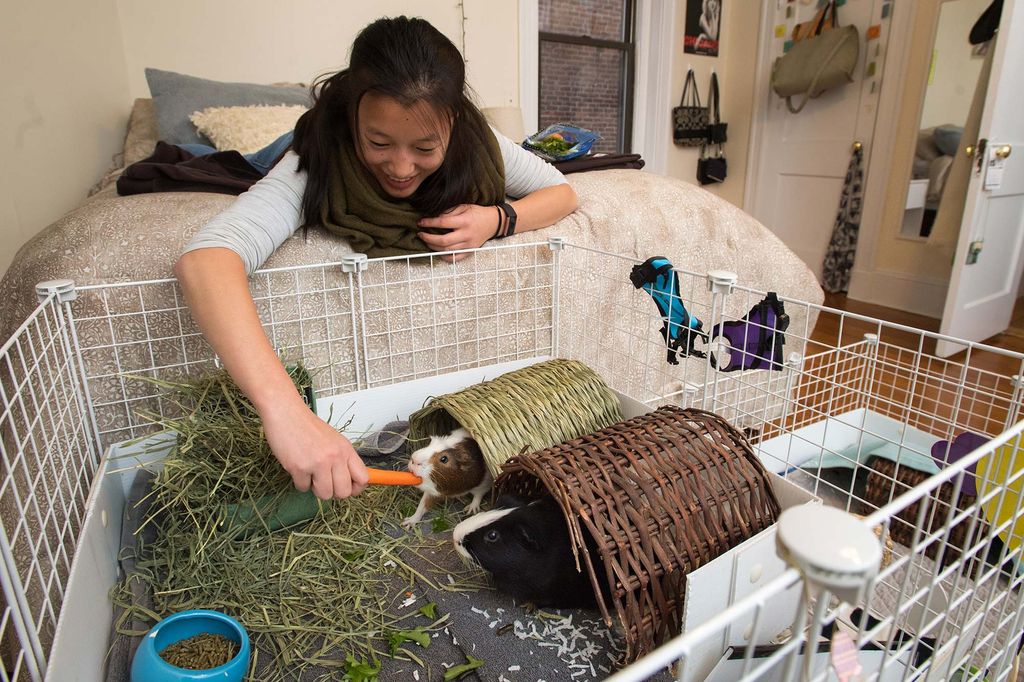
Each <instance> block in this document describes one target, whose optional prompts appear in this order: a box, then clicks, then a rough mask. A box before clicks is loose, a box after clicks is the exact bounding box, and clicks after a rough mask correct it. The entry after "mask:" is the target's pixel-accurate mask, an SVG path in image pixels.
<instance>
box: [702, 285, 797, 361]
mask: <svg viewBox="0 0 1024 682" xmlns="http://www.w3.org/2000/svg"><path fill="white" fill-rule="evenodd" d="M788 327H789V315H787V314H786V308H785V306H783V305H782V301H780V300H779V297H778V296H777V295H776V293H775V292H774V291H769V292H768V295H767V296H765V297H764V300H762V301H761V302H760V303H758V304H757V305H755V306H754V307H753V308H751V309H750V312H748V313H747V314H746V315H744V316H743V318H742V319H739V320H731V321H729V322H722V323H721V324H716V325H715V326H714V327H713V328H712V330H711V341H710V342H709V344H708V346H709V348H714V347H715V345H716V344H715V343H714V340H715V338H716V337H725V339H726V340H727V341H728V342H729V345H730V346H731V347H732V351H731V352H730V353H729V362H728V364H727V365H726V366H725V367H721V366H719V362H718V358H716V357H715V354H714V353H710V358H709V359H710V361H711V366H712V367H714V368H715V369H717V370H719V371H721V372H735V371H737V370H742V369H773V370H776V371H781V370H782V346H783V344H785V342H786V335H785V334H784V333H783V332H785V331H786V329H787V328H788Z"/></svg>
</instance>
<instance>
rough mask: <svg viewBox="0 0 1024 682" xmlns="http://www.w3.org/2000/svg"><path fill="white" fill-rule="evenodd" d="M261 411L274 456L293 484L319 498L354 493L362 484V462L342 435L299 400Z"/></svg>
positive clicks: (364, 486) (364, 469)
mask: <svg viewBox="0 0 1024 682" xmlns="http://www.w3.org/2000/svg"><path fill="white" fill-rule="evenodd" d="M266 412H267V413H266V414H261V415H260V416H261V417H262V418H263V428H264V430H265V431H266V434H267V442H268V443H269V444H270V449H271V450H272V451H273V453H274V456H275V457H277V459H278V461H279V462H281V466H282V467H284V469H285V471H287V472H288V473H289V474H291V476H292V482H293V483H294V484H295V487H296V488H297V489H298V490H300V491H302V492H305V491H307V490H309V489H310V488H312V489H313V494H314V495H316V496H317V497H319V498H320V499H321V500H329V499H331V498H345V497H349V496H350V495H358V494H359V493H361V492H362V491H363V489H364V488H366V483H367V481H368V480H369V476H368V474H367V473H366V466H365V465H364V464H363V461H362V460H361V459H360V458H359V455H358V454H357V453H356V451H355V448H353V447H352V444H351V443H350V442H349V441H348V439H347V438H345V436H343V435H341V434H340V433H338V432H337V431H336V430H335V429H334V428H333V427H332V426H331V425H330V424H328V423H327V422H325V421H323V420H322V419H320V418H319V417H317V416H316V415H315V414H313V412H312V411H311V410H310V409H309V408H308V407H307V406H306V404H305V403H304V402H302V400H301V399H300V400H296V401H294V402H293V401H291V400H289V401H288V404H287V405H285V406H279V407H275V409H273V410H267V411H266Z"/></svg>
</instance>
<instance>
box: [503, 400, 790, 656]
mask: <svg viewBox="0 0 1024 682" xmlns="http://www.w3.org/2000/svg"><path fill="white" fill-rule="evenodd" d="M502 492H509V493H514V494H517V495H521V496H524V497H527V498H534V497H538V496H540V495H542V494H544V493H545V492H547V493H550V494H551V495H552V496H553V497H554V498H555V499H556V500H557V501H558V503H559V504H560V505H561V507H562V510H563V512H564V513H565V515H566V519H567V523H568V526H569V531H570V533H571V534H572V536H573V539H574V542H573V545H574V551H575V552H577V555H576V559H577V568H580V569H581V570H582V566H581V562H580V561H579V556H580V554H582V555H583V557H584V561H583V562H582V565H585V566H586V569H587V571H588V572H589V574H590V579H591V582H592V583H593V584H594V586H595V592H597V594H598V606H599V607H600V609H601V613H602V615H603V616H604V619H605V622H606V623H607V624H608V626H609V627H611V626H612V625H613V622H614V621H613V619H612V616H611V612H612V611H614V614H615V620H616V621H617V622H618V623H619V624H620V625H621V626H622V628H623V629H624V631H625V640H626V653H625V656H626V660H627V661H633V660H635V659H637V658H639V657H640V656H643V655H644V654H645V653H647V652H649V651H651V650H652V649H653V648H654V647H656V646H657V645H658V644H660V643H662V642H664V641H666V640H667V639H669V638H671V637H673V636H675V635H677V634H679V631H680V628H681V626H682V617H683V598H684V595H685V587H686V575H687V574H688V573H689V572H690V571H692V570H694V569H696V568H698V567H700V566H702V565H704V564H706V563H708V562H709V561H711V560H712V559H714V558H715V557H717V556H719V555H720V554H722V553H724V552H725V551H727V550H728V549H730V548H731V547H734V546H736V545H737V544H739V543H740V542H743V541H744V540H746V539H747V538H750V537H752V536H754V535H756V534H757V533H758V532H760V531H762V530H764V529H765V528H768V527H769V526H771V525H772V524H773V523H774V522H775V520H776V517H777V516H778V514H779V503H778V500H776V498H775V494H774V492H773V490H772V487H771V484H770V482H769V480H768V475H767V472H766V471H765V469H764V467H763V466H762V465H761V462H760V461H759V460H758V458H757V456H756V455H755V454H754V452H753V450H752V449H751V447H750V445H749V444H748V443H747V441H746V439H745V438H744V437H743V435H742V434H740V433H739V432H738V431H737V430H736V429H735V428H733V427H732V426H730V425H729V424H728V423H727V422H726V421H725V420H723V419H722V418H721V417H719V416H717V415H715V414H712V413H710V412H705V411H703V410H692V409H691V410H684V409H681V408H678V407H673V406H668V407H662V408H660V409H658V410H655V411H654V412H651V413H648V414H646V415H643V416H640V417H635V418H633V419H629V420H627V421H622V422H619V423H616V424H613V425H611V426H608V427H606V428H603V429H601V430H599V431H596V432H594V433H590V434H586V435H584V436H581V437H579V438H576V439H574V440H570V441H567V442H564V443H562V444H560V445H555V446H553V447H549V448H547V449H545V450H540V451H537V452H534V453H531V454H528V455H522V456H517V457H514V458H512V459H510V460H509V461H508V462H506V463H505V466H504V473H503V474H502V475H501V476H500V477H499V478H498V479H497V480H496V481H495V494H498V493H502ZM583 532H587V533H589V534H590V535H591V537H592V538H593V539H594V540H595V542H596V545H597V548H598V551H599V553H600V562H597V561H594V560H593V559H592V558H591V557H590V556H589V555H588V554H587V552H586V550H585V549H584V548H585V544H584V539H583V537H584V536H583V535H582V533H583ZM581 550H583V551H581ZM598 580H604V581H607V584H608V585H609V586H610V587H611V602H612V603H611V604H610V605H609V604H606V603H605V600H604V599H603V597H602V596H601V593H600V590H598V589H597V586H598V585H599V583H598Z"/></svg>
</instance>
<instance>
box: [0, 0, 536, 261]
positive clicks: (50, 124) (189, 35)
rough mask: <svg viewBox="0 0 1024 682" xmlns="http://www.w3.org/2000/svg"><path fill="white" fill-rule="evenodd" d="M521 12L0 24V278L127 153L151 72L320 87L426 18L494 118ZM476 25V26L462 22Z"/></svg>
mask: <svg viewBox="0 0 1024 682" xmlns="http://www.w3.org/2000/svg"><path fill="white" fill-rule="evenodd" d="M517 12H518V7H517V3H515V2H508V1H503V2H488V1H487V0H464V2H462V3H461V4H460V3H457V2H454V1H452V0H383V1H378V2H374V3H356V2H352V1H346V2H338V1H337V0H294V1H293V2H289V3H282V2H278V1H275V0H217V1H216V2H208V1H201V0H178V1H177V2H165V1H164V0H93V1H92V2H75V1H74V0H40V1H39V2H19V3H14V2H10V3H5V9H4V19H3V22H0V74H2V81H0V82H3V84H4V107H3V108H2V113H0V129H2V131H3V132H2V135H3V137H2V138H0V144H2V145H3V147H2V148H3V149H5V150H6V151H7V156H6V158H5V159H4V161H5V163H4V164H2V168H0V274H2V273H3V272H4V271H6V269H7V267H8V265H10V263H11V260H12V259H13V257H14V254H15V252H16V251H17V249H18V248H19V247H20V246H21V245H22V244H24V243H25V241H27V240H28V239H29V238H31V237H32V236H33V235H35V234H36V233H38V232H39V231H40V230H42V229H43V228H44V227H46V226H47V225H48V224H50V223H51V222H53V221H54V220H56V219H57V218H59V217H60V216H61V215H63V214H64V213H66V212H67V211H69V210H71V209H72V208H74V207H75V206H76V205H78V204H79V203H80V202H81V201H82V200H83V199H84V198H85V196H86V194H87V192H88V190H89V188H90V187H91V186H92V185H93V184H94V183H95V182H96V181H97V180H99V179H100V178H101V177H102V175H103V173H104V172H105V171H106V170H107V169H108V168H110V167H111V165H112V164H111V159H112V157H113V155H114V154H116V153H117V152H119V151H120V150H121V147H122V143H123V140H124V132H125V123H126V121H127V118H128V113H129V111H130V109H131V103H132V100H133V99H134V98H136V97H148V96H149V89H148V87H147V86H146V80H145V75H144V73H143V69H144V68H145V67H147V66H153V67H157V68H161V69H167V70H171V71H179V72H182V73H188V74H192V75H196V76H201V77H205V78H212V79H216V80H234V81H246V82H260V83H270V82H275V81H304V82H305V81H310V80H311V79H313V78H314V77H315V76H317V75H318V74H320V73H322V72H325V71H331V70H336V69H338V68H340V67H342V66H344V65H345V64H346V63H347V61H348V48H349V45H350V44H351V41H352V38H353V37H355V34H356V33H357V32H358V31H359V30H360V29H361V28H363V26H365V25H366V24H368V23H369V22H370V21H372V20H374V19H376V18H377V17H380V16H393V15H398V14H409V15H415V16H421V17H423V18H425V19H427V20H429V21H430V22H431V23H433V24H434V25H435V26H437V27H438V28H439V29H440V30H441V31H442V32H444V33H445V35H447V36H448V37H449V38H451V39H452V41H453V42H454V43H455V44H456V46H458V47H459V48H460V49H462V50H463V54H464V55H465V56H466V59H467V67H468V74H469V80H470V84H471V85H472V86H473V88H474V90H475V91H476V93H477V96H478V101H479V103H480V104H481V105H482V106H502V105H518V82H519V75H518V66H517V65H518V59H519V57H518V33H517V31H516V27H517V25H518V14H517ZM463 19H465V21H463Z"/></svg>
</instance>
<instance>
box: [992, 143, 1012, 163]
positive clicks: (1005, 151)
mask: <svg viewBox="0 0 1024 682" xmlns="http://www.w3.org/2000/svg"><path fill="white" fill-rule="evenodd" d="M1012 151H1013V147H1011V146H1010V145H1008V144H1001V145H999V146H998V147H996V152H995V154H996V156H998V157H999V158H1000V159H1005V158H1006V157H1007V156H1009V155H1010V152H1012Z"/></svg>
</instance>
